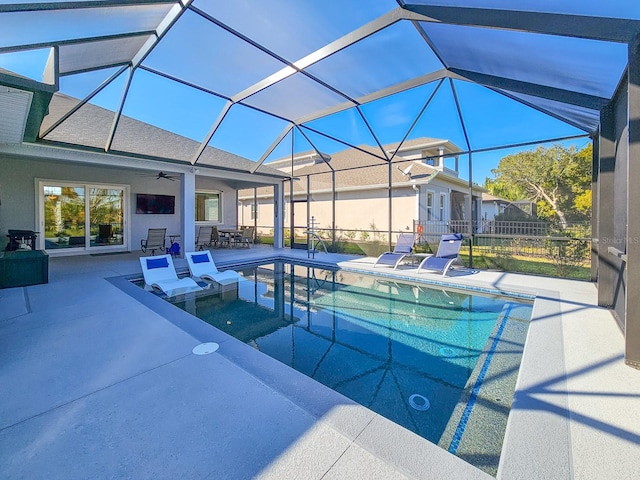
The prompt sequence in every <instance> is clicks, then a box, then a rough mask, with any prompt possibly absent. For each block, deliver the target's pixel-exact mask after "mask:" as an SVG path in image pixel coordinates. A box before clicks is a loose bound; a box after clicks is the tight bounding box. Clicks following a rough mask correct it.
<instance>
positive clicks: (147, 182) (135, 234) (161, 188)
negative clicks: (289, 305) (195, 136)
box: [0, 156, 236, 250]
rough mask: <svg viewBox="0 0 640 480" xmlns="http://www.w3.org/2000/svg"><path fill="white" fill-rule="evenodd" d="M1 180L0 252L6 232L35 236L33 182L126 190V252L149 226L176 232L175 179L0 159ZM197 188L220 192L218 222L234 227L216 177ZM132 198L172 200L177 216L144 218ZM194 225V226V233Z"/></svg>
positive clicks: (229, 196) (231, 200) (230, 197)
mask: <svg viewBox="0 0 640 480" xmlns="http://www.w3.org/2000/svg"><path fill="white" fill-rule="evenodd" d="M0 162H1V164H2V167H3V168H2V172H3V173H2V175H1V176H0V201H1V206H0V242H1V244H0V248H4V246H5V245H6V241H7V237H6V234H7V231H8V230H9V229H25V230H35V231H39V230H40V227H39V226H37V225H36V223H35V222H36V202H37V193H36V189H37V185H36V181H37V180H58V181H67V182H79V183H92V182H93V183H98V184H115V185H123V186H124V185H128V186H129V187H130V190H129V198H128V199H127V201H128V205H127V208H128V212H129V220H130V224H129V228H130V236H129V250H138V249H139V248H140V240H141V239H143V238H146V237H147V230H148V229H149V228H153V227H166V228H167V233H168V234H169V233H180V232H181V222H180V218H181V217H180V212H181V208H182V204H181V197H180V186H181V182H180V180H179V179H176V180H175V181H169V180H164V179H159V180H158V179H156V178H155V177H154V176H141V174H140V173H139V171H136V170H124V169H117V168H107V167H95V166H92V165H82V164H77V163H63V162H53V161H40V160H25V159H22V158H19V159H16V158H11V157H6V156H4V157H0ZM196 189H207V190H222V191H223V198H222V205H223V220H224V223H225V224H226V225H230V226H235V224H236V196H235V191H233V190H232V189H231V188H229V187H228V186H227V185H226V184H225V183H224V181H222V180H217V179H215V178H205V177H197V178H196ZM137 193H150V194H162V195H174V196H175V197H176V213H175V214H173V215H148V214H136V213H135V203H136V202H135V199H136V194H137ZM197 228H198V226H197V225H196V226H194V230H195V232H196V233H197Z"/></svg>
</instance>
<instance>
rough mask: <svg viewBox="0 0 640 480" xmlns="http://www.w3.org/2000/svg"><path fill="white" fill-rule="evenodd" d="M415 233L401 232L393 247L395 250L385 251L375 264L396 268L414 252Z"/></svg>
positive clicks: (375, 265)
mask: <svg viewBox="0 0 640 480" xmlns="http://www.w3.org/2000/svg"><path fill="white" fill-rule="evenodd" d="M415 239H416V237H415V235H414V234H413V233H401V234H399V235H398V240H397V241H396V244H395V246H394V247H393V252H384V253H383V254H382V255H380V256H379V257H378V258H377V259H376V261H375V262H374V264H373V266H374V267H377V266H378V265H382V266H387V267H393V268H394V270H395V269H396V268H398V265H400V262H401V261H402V260H404V259H405V258H406V257H407V256H409V255H411V253H412V252H413V243H414V242H415Z"/></svg>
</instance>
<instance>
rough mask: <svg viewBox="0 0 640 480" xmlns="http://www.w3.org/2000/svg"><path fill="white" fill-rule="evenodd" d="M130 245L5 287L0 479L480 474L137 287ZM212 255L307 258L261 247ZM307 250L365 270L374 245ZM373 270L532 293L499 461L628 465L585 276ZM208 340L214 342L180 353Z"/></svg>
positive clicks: (629, 397)
mask: <svg viewBox="0 0 640 480" xmlns="http://www.w3.org/2000/svg"><path fill="white" fill-rule="evenodd" d="M138 256H139V255H138V254H137V253H130V254H121V255H105V256H82V257H80V256H76V257H57V258H51V259H50V276H49V283H48V284H44V285H34V286H30V287H25V288H13V289H5V290H0V478H3V479H12V478H28V479H38V478H42V479H55V478H60V479H75V478H82V479H85V478H135V479H143V478H153V479H161V478H167V479H177V478H180V479H187V478H188V479H190V478H194V479H226V478H238V479H248V478H273V479H289V478H291V479H293V478H295V479H314V478H318V479H319V478H323V479H333V478H335V479H358V478H362V479H378V478H379V479H394V478H425V479H447V478H452V479H453V478H457V479H474V478H478V479H481V478H490V477H489V476H488V475H487V474H485V473H483V472H481V471H480V470H478V469H476V468H475V467H472V466H471V465H469V464H467V463H465V462H463V461H462V460H460V459H459V458H456V457H454V456H452V455H450V454H449V453H447V452H446V451H444V450H442V449H440V448H439V447H437V446H435V445H433V444H431V443H429V442H428V441H426V440H424V439H422V438H420V437H418V436H417V435H415V434H413V433H411V432H409V431H407V430H405V429H404V428H402V427H400V426H398V425H396V424H394V423H392V422H390V421H388V420H386V419H384V418H383V417H381V416H379V415H377V414H375V413H374V412H372V411H370V410H368V409H366V408H364V407H362V406H360V405H357V404H355V403H354V402H352V401H351V400H349V399H347V398H345V397H344V396H342V395H340V394H338V393H336V392H334V391H332V390H330V389H328V388H326V387H324V386H323V385H320V384H318V383H316V382H315V381H313V380H311V379H309V378H307V377H306V376H304V375H302V374H300V373H298V372H296V371H294V370H292V369H290V368H288V367H286V366H284V365H282V364H280V363H279V362H277V361H275V360H273V359H271V358H269V357H266V356H264V355H263V354H261V353H260V352H257V351H256V350H254V349H253V348H251V347H249V346H247V345H245V344H243V343H241V342H239V341H237V340H235V339H233V338H231V337H228V336H227V335H226V334H224V333H222V332H220V331H218V330H216V329H215V328H213V327H211V326H209V325H207V324H205V323H203V322H201V321H199V320H198V319H195V318H194V317H192V316H190V315H189V314H187V313H185V312H183V311H181V310H178V309H176V308H174V307H173V306H171V305H169V304H168V303H166V302H164V301H163V300H161V299H159V298H157V297H155V296H153V295H150V294H147V293H146V292H144V291H142V290H141V289H139V288H138V287H135V286H133V285H132V284H131V283H130V282H128V281H127V280H126V279H124V278H123V276H131V275H140V266H139V262H138ZM213 256H214V259H215V260H216V262H217V263H218V264H219V266H224V265H229V264H233V263H236V262H237V261H238V260H240V261H246V260H247V259H256V260H257V259H261V258H273V257H274V256H280V257H283V256H298V257H301V258H305V259H306V257H307V255H306V252H301V251H292V250H289V249H286V250H274V249H271V248H264V247H262V248H260V247H259V246H255V247H254V248H251V249H247V250H242V251H239V250H213ZM316 259H317V260H319V261H322V262H327V263H335V264H338V265H340V266H341V267H343V268H349V269H355V270H360V271H370V270H372V269H373V268H372V262H373V259H371V258H368V259H367V258H355V257H347V256H341V255H331V254H329V255H326V254H317V255H316ZM176 268H177V269H178V270H182V269H185V268H186V262H185V261H184V260H183V259H176ZM375 270H376V273H378V272H379V271H380V270H383V269H380V268H376V269H375ZM385 273H393V274H394V275H397V276H401V277H403V278H415V277H418V278H420V279H421V280H425V279H426V280H428V281H433V282H444V283H451V284H453V285H456V286H460V285H467V286H470V287H473V288H484V289H486V288H489V289H497V290H503V291H509V292H523V293H535V294H536V295H538V297H537V299H536V303H535V306H534V315H533V319H532V323H531V326H530V330H529V337H528V339H527V345H526V348H525V353H524V357H523V362H522V367H521V371H520V375H519V379H518V385H517V390H516V397H515V401H514V405H513V408H512V412H511V416H510V418H509V424H508V427H507V433H506V437H505V443H504V447H503V454H502V458H501V463H500V470H499V473H498V476H499V477H500V478H505V479H515V478H523V479H524V478H526V479H533V478H549V479H555V478H558V479H561V478H576V479H581V478H584V479H591V478H594V479H600V478H611V479H614V478H615V479H624V478H637V464H638V463H637V462H638V460H637V459H638V458H640V446H639V445H640V415H638V414H637V412H638V411H640V372H638V371H636V370H633V369H631V368H630V367H627V366H625V365H624V364H623V355H622V352H623V337H622V334H621V333H620V331H619V329H618V327H617V326H616V324H615V321H614V319H613V317H612V316H611V314H610V313H609V312H608V311H607V310H604V309H600V308H598V307H597V306H595V303H596V289H595V287H594V285H592V284H589V283H586V282H576V281H569V280H562V279H550V278H540V277H532V276H525V275H516V274H504V273H499V272H477V273H472V272H469V271H467V270H463V269H461V270H458V271H456V272H454V273H453V275H452V276H451V277H450V278H447V279H444V280H442V279H441V277H438V276H435V275H432V274H428V273H423V274H420V275H417V274H416V273H415V270H413V269H412V268H410V267H403V268H401V269H399V270H396V271H395V272H389V270H386V271H385ZM209 341H213V342H217V343H218V344H219V345H220V349H219V350H218V351H217V352H215V353H213V354H210V355H202V356H200V355H194V354H193V353H192V349H193V348H194V347H195V346H197V345H198V344H200V343H202V342H209Z"/></svg>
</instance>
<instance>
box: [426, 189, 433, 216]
mask: <svg viewBox="0 0 640 480" xmlns="http://www.w3.org/2000/svg"><path fill="white" fill-rule="evenodd" d="M433 219H434V218H433V192H427V222H430V221H432V220H433Z"/></svg>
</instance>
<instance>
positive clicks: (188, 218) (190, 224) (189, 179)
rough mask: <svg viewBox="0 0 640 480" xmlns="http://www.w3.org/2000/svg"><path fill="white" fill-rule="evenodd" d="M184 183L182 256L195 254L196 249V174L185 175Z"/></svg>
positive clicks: (183, 175) (183, 177)
mask: <svg viewBox="0 0 640 480" xmlns="http://www.w3.org/2000/svg"><path fill="white" fill-rule="evenodd" d="M181 181H182V185H181V186H182V189H181V190H182V201H181V204H182V225H181V226H180V227H181V232H180V235H181V240H182V241H181V242H180V243H181V244H182V249H181V252H180V253H181V254H182V255H184V252H193V251H194V250H195V248H196V233H195V231H196V174H195V173H184V174H182V177H181Z"/></svg>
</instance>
